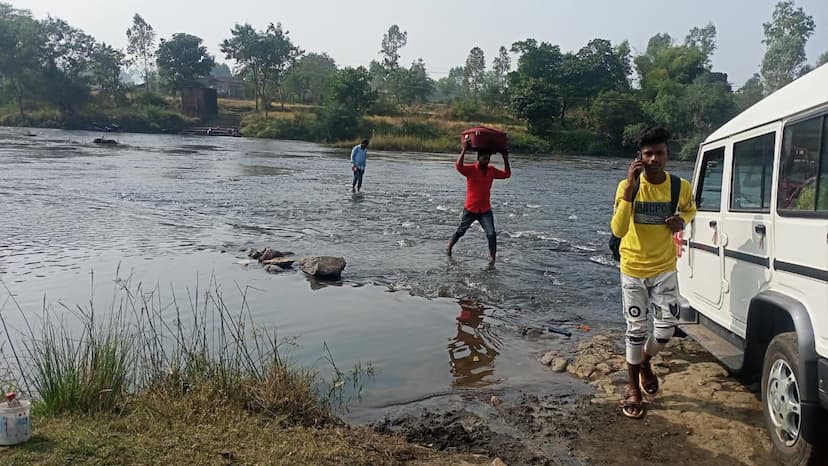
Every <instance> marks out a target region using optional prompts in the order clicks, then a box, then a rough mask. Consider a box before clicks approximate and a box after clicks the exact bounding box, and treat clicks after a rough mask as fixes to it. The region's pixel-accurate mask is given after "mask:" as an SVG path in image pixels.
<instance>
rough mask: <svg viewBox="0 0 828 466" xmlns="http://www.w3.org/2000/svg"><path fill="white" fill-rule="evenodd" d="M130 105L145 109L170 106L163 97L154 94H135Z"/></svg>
mask: <svg viewBox="0 0 828 466" xmlns="http://www.w3.org/2000/svg"><path fill="white" fill-rule="evenodd" d="M132 103H133V104H135V105H139V106H145V107H158V108H168V107H169V106H170V102H169V101H168V100H167V99H165V98H164V96H162V95H161V94H156V93H155V92H144V93H141V94H136V95H135V96H134V97H133V99H132Z"/></svg>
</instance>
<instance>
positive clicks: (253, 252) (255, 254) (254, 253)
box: [247, 248, 262, 259]
mask: <svg viewBox="0 0 828 466" xmlns="http://www.w3.org/2000/svg"><path fill="white" fill-rule="evenodd" d="M247 257H249V258H251V259H258V258H260V257H262V251H259V250H258V249H255V248H250V249H248V250H247Z"/></svg>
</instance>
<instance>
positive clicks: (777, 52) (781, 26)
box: [762, 0, 816, 93]
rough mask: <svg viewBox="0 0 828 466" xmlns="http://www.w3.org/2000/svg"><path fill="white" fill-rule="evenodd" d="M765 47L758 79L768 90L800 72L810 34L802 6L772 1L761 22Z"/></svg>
mask: <svg viewBox="0 0 828 466" xmlns="http://www.w3.org/2000/svg"><path fill="white" fill-rule="evenodd" d="M762 26H763V27H764V28H765V39H764V40H763V42H764V43H765V45H766V46H767V50H766V51H765V56H764V58H763V59H762V81H763V84H764V86H765V91H766V92H767V93H771V92H773V91H775V90H777V89H779V88H780V87H782V86H784V85H786V84H788V83H789V82H791V81H793V80H794V79H796V78H797V77H798V76H800V75H801V74H802V67H803V66H804V65H805V59H806V57H805V44H806V43H807V42H808V39H809V38H810V37H811V35H813V33H814V29H815V27H816V26H815V23H814V18H813V17H812V16H810V15H807V14H805V11H804V10H803V9H802V8H794V2H793V0H788V1H783V2H779V3H777V4H776V8H775V9H774V11H773V17H772V19H771V21H770V22H769V23H764V24H762Z"/></svg>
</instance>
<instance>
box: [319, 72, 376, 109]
mask: <svg viewBox="0 0 828 466" xmlns="http://www.w3.org/2000/svg"><path fill="white" fill-rule="evenodd" d="M376 99H377V93H376V91H374V90H372V89H371V75H370V73H368V70H366V69H365V67H362V66H360V67H358V68H351V67H348V68H343V69H341V70H338V71H336V72H335V73H334V74H333V76H332V77H331V80H330V95H329V96H328V100H329V102H331V103H340V104H343V105H345V106H346V107H348V108H350V109H353V110H354V111H355V112H357V113H358V114H360V115H363V114H365V112H367V111H368V109H369V108H371V105H373V104H374V102H375V101H376Z"/></svg>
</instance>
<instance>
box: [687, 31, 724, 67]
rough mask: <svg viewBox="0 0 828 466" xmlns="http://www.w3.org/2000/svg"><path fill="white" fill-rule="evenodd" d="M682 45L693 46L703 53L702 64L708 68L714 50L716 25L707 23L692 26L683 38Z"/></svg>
mask: <svg viewBox="0 0 828 466" xmlns="http://www.w3.org/2000/svg"><path fill="white" fill-rule="evenodd" d="M684 45H685V46H687V47H691V48H694V49H696V50H698V51H699V52H701V53H702V55H704V57H705V59H704V65H705V67H706V68H708V69H710V60H711V59H712V58H713V52H715V51H716V26H714V25H713V23H707V26H705V27H703V28H698V27H694V28H693V29H691V30H690V33H689V34H687V37H686V38H685V39H684Z"/></svg>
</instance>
